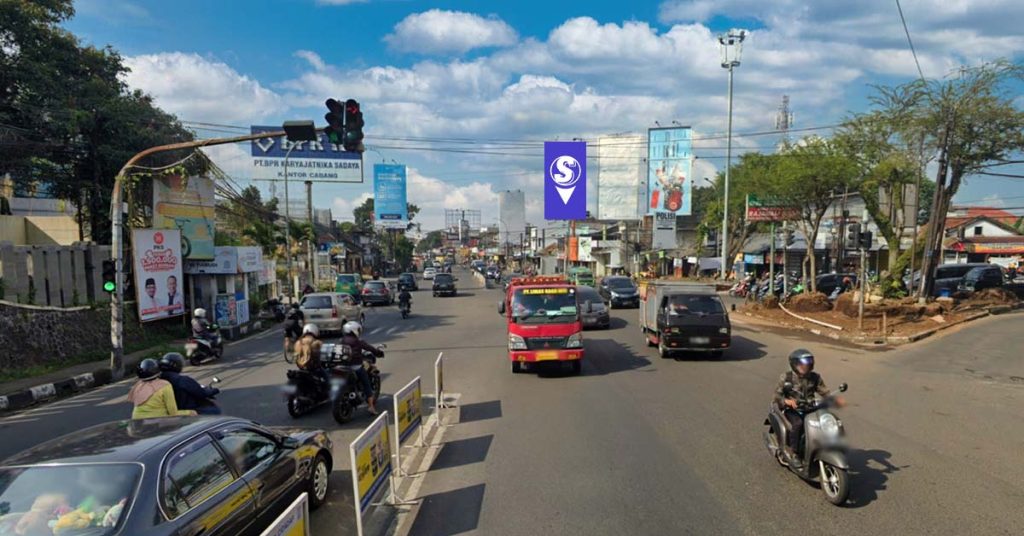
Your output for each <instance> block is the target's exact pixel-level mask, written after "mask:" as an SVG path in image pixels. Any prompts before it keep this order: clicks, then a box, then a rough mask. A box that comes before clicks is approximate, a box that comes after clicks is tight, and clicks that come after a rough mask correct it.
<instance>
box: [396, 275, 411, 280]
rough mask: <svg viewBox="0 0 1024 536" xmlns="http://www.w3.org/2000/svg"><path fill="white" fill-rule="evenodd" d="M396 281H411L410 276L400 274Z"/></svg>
mask: <svg viewBox="0 0 1024 536" xmlns="http://www.w3.org/2000/svg"><path fill="white" fill-rule="evenodd" d="M398 279H399V280H401V281H412V274H402V275H400V276H398Z"/></svg>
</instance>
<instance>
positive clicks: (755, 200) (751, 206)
mask: <svg viewBox="0 0 1024 536" xmlns="http://www.w3.org/2000/svg"><path fill="white" fill-rule="evenodd" d="M799 219H800V208H799V207H794V206H788V205H786V204H784V203H782V202H780V201H778V200H776V199H772V198H770V197H761V196H758V195H756V194H747V221H792V220H799Z"/></svg>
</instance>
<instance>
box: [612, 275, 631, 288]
mask: <svg viewBox="0 0 1024 536" xmlns="http://www.w3.org/2000/svg"><path fill="white" fill-rule="evenodd" d="M608 287H609V288H614V289H622V290H631V289H634V288H636V286H635V285H633V282H632V281H630V280H629V279H626V278H624V277H623V278H619V277H615V278H612V279H609V280H608Z"/></svg>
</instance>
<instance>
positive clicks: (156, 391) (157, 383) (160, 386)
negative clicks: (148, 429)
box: [128, 359, 196, 419]
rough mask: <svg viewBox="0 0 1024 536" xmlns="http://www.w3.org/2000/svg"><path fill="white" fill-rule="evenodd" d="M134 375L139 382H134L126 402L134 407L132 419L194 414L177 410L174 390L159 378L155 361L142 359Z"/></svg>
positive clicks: (193, 413)
mask: <svg viewBox="0 0 1024 536" xmlns="http://www.w3.org/2000/svg"><path fill="white" fill-rule="evenodd" d="M135 374H136V376H138V377H139V381H137V382H135V385H133V386H132V389H131V391H129V392H128V401H129V402H131V403H132V405H133V406H134V408H133V409H132V418H133V419H150V418H154V417H175V416H179V415H195V414H196V412H195V411H193V410H190V409H178V404H177V402H175V400H174V388H173V387H171V384H170V382H168V381H167V380H164V379H161V378H160V365H159V363H157V362H156V360H155V359H143V360H142V362H141V363H139V366H138V367H137V368H136V370H135Z"/></svg>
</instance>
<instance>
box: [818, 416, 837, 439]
mask: <svg viewBox="0 0 1024 536" xmlns="http://www.w3.org/2000/svg"><path fill="white" fill-rule="evenodd" d="M818 425H819V426H820V427H821V431H822V433H824V434H825V435H826V436H829V437H835V436H838V435H839V419H836V418H835V416H834V415H831V414H828V413H826V414H824V415H822V416H821V417H820V418H819V419H818Z"/></svg>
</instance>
